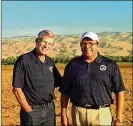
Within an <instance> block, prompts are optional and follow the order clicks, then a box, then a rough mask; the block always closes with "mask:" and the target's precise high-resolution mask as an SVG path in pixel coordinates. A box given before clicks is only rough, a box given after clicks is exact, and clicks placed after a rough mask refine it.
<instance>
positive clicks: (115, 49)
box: [2, 32, 133, 58]
mask: <svg viewBox="0 0 133 126" xmlns="http://www.w3.org/2000/svg"><path fill="white" fill-rule="evenodd" d="M97 34H98V36H99V40H100V50H99V51H100V53H101V54H103V55H108V56H128V55H132V52H133V49H132V35H133V33H132V32H101V33H97ZM34 40H35V36H15V37H10V38H8V37H4V38H2V58H7V57H9V56H19V55H21V54H24V53H26V52H29V51H31V50H32V49H33V48H34V47H35V42H34ZM79 40H80V35H77V34H76V35H57V36H56V38H55V41H56V44H55V48H54V49H53V50H52V51H51V52H50V53H49V56H51V57H56V56H59V55H66V56H73V55H80V54H81V51H80V46H79Z"/></svg>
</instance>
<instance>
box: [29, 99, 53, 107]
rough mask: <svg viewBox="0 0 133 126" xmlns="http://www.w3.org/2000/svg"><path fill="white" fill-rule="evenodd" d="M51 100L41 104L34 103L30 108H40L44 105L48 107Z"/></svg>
mask: <svg viewBox="0 0 133 126" xmlns="http://www.w3.org/2000/svg"><path fill="white" fill-rule="evenodd" d="M52 101H53V100H50V101H43V102H41V103H40V102H39V103H35V104H32V105H31V106H32V107H40V106H46V105H49V104H50V103H51V102H52Z"/></svg>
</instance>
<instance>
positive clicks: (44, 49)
mask: <svg viewBox="0 0 133 126" xmlns="http://www.w3.org/2000/svg"><path fill="white" fill-rule="evenodd" d="M53 46H54V39H53V38H50V37H48V36H44V37H43V39H42V41H40V42H37V43H36V47H37V49H38V52H39V54H41V55H46V54H48V52H49V51H50V50H51V49H52V47H53Z"/></svg>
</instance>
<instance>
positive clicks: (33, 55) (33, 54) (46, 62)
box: [31, 48, 48, 64]
mask: <svg viewBox="0 0 133 126" xmlns="http://www.w3.org/2000/svg"><path fill="white" fill-rule="evenodd" d="M31 53H32V58H33V59H34V60H35V62H36V63H42V62H41V61H40V60H39V59H38V58H37V52H36V48H34V49H33V50H32V51H31ZM44 64H48V57H47V56H46V55H45V62H44Z"/></svg>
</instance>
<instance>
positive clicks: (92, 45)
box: [80, 38, 99, 58]
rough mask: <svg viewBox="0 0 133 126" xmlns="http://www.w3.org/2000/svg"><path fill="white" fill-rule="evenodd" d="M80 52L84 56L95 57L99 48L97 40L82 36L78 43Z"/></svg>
mask: <svg viewBox="0 0 133 126" xmlns="http://www.w3.org/2000/svg"><path fill="white" fill-rule="evenodd" d="M80 47H81V51H82V54H83V55H84V56H85V57H91V58H93V57H95V56H96V54H97V53H98V50H99V44H98V43H97V41H93V40H91V39H90V38H84V39H83V40H82V41H81V43H80Z"/></svg>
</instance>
